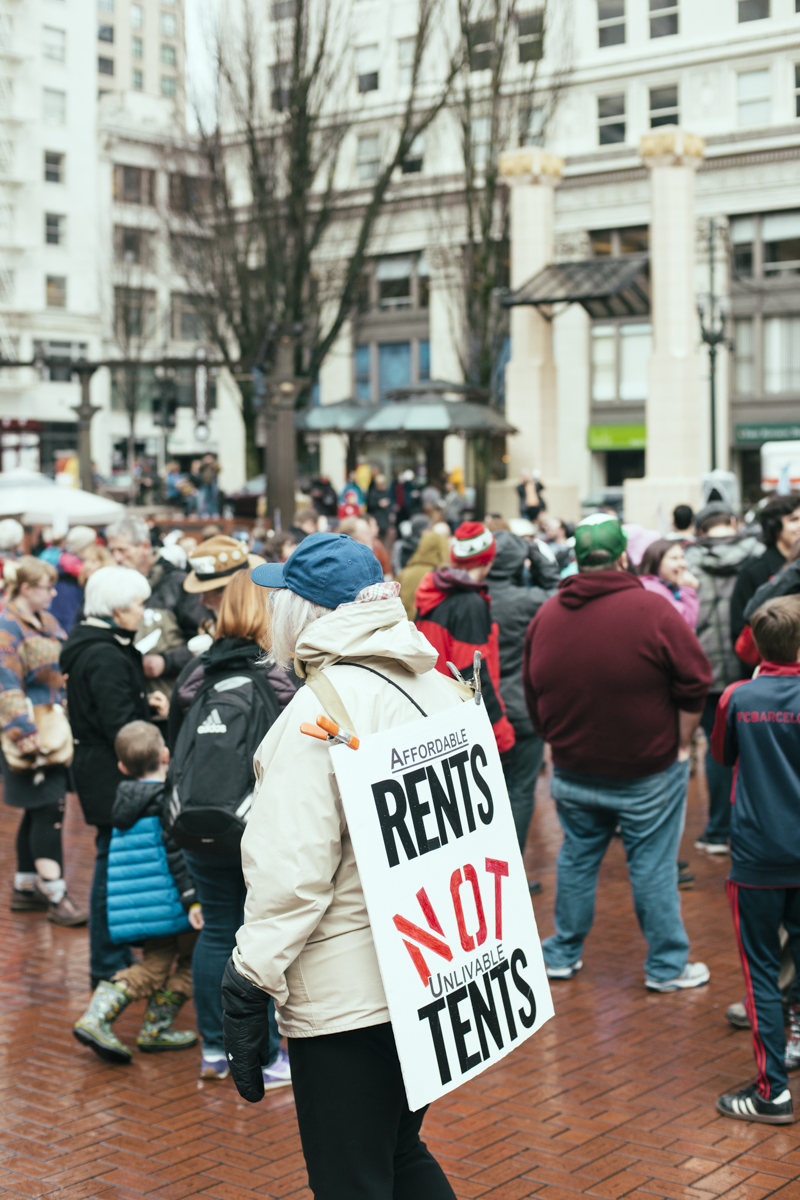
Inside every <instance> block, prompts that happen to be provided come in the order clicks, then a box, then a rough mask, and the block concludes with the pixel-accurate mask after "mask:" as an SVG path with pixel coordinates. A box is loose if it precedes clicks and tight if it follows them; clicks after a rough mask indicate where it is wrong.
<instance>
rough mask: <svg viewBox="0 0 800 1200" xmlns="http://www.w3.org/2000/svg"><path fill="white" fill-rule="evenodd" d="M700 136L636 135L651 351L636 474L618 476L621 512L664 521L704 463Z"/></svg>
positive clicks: (694, 486) (678, 132)
mask: <svg viewBox="0 0 800 1200" xmlns="http://www.w3.org/2000/svg"><path fill="white" fill-rule="evenodd" d="M704 151H705V142H704V140H703V139H702V138H700V137H696V136H695V135H694V134H690V133H686V132H685V131H684V130H682V129H679V128H677V126H669V127H667V128H664V129H659V130H654V131H653V132H652V133H649V134H647V135H646V136H645V137H643V138H642V141H641V145H640V151H639V152H640V154H641V157H642V160H643V162H644V164H645V166H647V167H648V168H649V170H650V189H651V210H650V291H651V310H652V322H653V352H652V355H651V357H650V369H649V375H648V390H647V406H646V420H647V451H646V475H645V478H644V479H629V480H628V481H627V482H626V484H625V517H626V519H627V520H628V521H637V522H639V523H640V524H642V525H645V526H646V527H647V528H650V529H658V528H659V527H661V528H666V527H667V526H668V523H669V519H670V513H671V512H672V509H673V508H674V507H675V505H676V504H691V505H692V507H694V508H696V507H697V506H698V504H699V501H700V498H701V486H702V476H703V473H704V472H705V471H707V470H708V468H709V438H710V434H709V421H708V411H707V410H708V404H707V402H706V401H705V398H704V396H703V395H702V393H701V383H700V380H701V364H700V352H699V346H700V331H699V325H698V319H697V297H696V292H695V212H694V175H695V171H696V170H697V168H698V167H699V165H700V163H701V162H702V159H703V154H704Z"/></svg>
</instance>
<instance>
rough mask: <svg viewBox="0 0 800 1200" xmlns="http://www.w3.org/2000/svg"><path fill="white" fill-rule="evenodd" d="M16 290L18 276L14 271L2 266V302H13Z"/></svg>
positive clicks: (0, 283) (0, 269)
mask: <svg viewBox="0 0 800 1200" xmlns="http://www.w3.org/2000/svg"><path fill="white" fill-rule="evenodd" d="M15 291H16V276H15V275H14V272H13V271H10V270H8V269H7V268H5V267H3V268H0V304H12V303H13V301H14V292H15Z"/></svg>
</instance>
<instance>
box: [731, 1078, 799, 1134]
mask: <svg viewBox="0 0 800 1200" xmlns="http://www.w3.org/2000/svg"><path fill="white" fill-rule="evenodd" d="M717 1112H718V1113H720V1115H721V1116H723V1117H731V1118H732V1119H733V1120H734V1121H758V1122H760V1123H761V1124H762V1125H792V1124H793V1123H794V1109H793V1107H792V1094H791V1092H790V1091H789V1089H788V1088H784V1089H783V1091H782V1092H781V1094H780V1096H778V1097H776V1099H775V1100H765V1099H764V1097H763V1096H762V1095H761V1094H760V1093H759V1090H758V1084H756V1083H751V1084H750V1086H749V1087H746V1088H742V1090H741V1091H740V1092H726V1093H725V1095H724V1096H720V1098H719V1100H717Z"/></svg>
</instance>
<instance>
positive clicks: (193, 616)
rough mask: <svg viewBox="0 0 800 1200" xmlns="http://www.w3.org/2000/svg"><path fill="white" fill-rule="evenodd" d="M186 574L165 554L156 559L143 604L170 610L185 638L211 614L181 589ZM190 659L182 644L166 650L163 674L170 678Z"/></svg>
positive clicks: (211, 614) (188, 652)
mask: <svg viewBox="0 0 800 1200" xmlns="http://www.w3.org/2000/svg"><path fill="white" fill-rule="evenodd" d="M186 576H187V572H186V571H181V570H180V569H179V568H178V567H174V566H173V565H172V563H171V562H168V561H167V559H166V558H159V559H157V560H156V562H155V564H154V565H153V567H152V569H151V571H150V574H149V575H148V576H147V582H148V583H149V584H150V589H151V590H150V599H149V600H148V601H147V604H148V607H149V608H163V609H166V610H168V611H169V612H171V613H174V615H175V620H176V621H177V622H178V625H179V626H180V629H181V633H182V634H183V636H184V637H185V638H186V641H187V642H188V641H189V639H190V638H193V637H196V636H197V630H198V626H199V625H200V623H201V622H202V621H207V620H208V619H209V618H210V617H213V613H212V612H211V611H210V609H208V608H206V606H205V605H204V604H203V602H202V600H201V598H200V596H199V595H194V594H192V593H191V592H185V591H184V590H183V581H184V579H186ZM191 659H192V652H191V650H189V649H187V647H186V646H180V647H179V648H178V649H177V650H168V651H167V653H166V654H165V655H164V675H165V676H166V677H167V678H168V679H174V678H175V676H176V675H178V674H180V672H181V671H182V670H183V668H184V667H185V666H186V664H187V663H188V662H190V661H191Z"/></svg>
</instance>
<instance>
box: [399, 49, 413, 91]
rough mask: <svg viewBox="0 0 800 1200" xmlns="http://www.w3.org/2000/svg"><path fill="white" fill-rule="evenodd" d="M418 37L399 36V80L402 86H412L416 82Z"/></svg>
mask: <svg viewBox="0 0 800 1200" xmlns="http://www.w3.org/2000/svg"><path fill="white" fill-rule="evenodd" d="M416 44H417V39H416V38H413V37H409V38H399V39H398V42H397V82H398V84H399V85H400V87H411V84H412V83H413V82H414V50H415V47H416Z"/></svg>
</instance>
